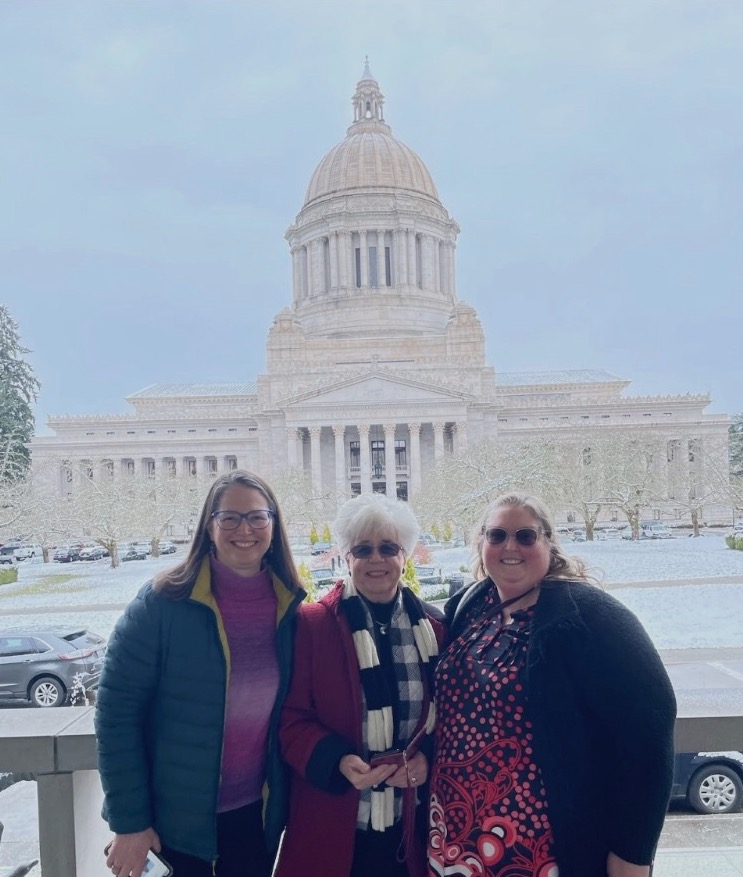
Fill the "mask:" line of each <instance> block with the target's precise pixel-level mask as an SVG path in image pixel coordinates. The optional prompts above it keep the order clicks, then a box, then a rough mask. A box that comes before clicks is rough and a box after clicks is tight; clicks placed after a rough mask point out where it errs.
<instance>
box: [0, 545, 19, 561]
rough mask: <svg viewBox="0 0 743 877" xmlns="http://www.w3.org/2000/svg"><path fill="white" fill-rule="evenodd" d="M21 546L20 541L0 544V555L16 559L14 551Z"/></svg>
mask: <svg viewBox="0 0 743 877" xmlns="http://www.w3.org/2000/svg"><path fill="white" fill-rule="evenodd" d="M20 547H21V543H20V542H8V543H6V544H5V545H2V546H0V557H10V558H12V560H18V556H17V555H16V551H17V550H18V549H19V548H20Z"/></svg>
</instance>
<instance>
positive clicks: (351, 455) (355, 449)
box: [348, 442, 361, 493]
mask: <svg viewBox="0 0 743 877" xmlns="http://www.w3.org/2000/svg"><path fill="white" fill-rule="evenodd" d="M348 465H349V466H350V467H351V468H352V469H360V468H361V443H360V442H349V443H348ZM360 492H361V488H359V493H360Z"/></svg>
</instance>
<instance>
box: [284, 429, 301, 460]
mask: <svg viewBox="0 0 743 877" xmlns="http://www.w3.org/2000/svg"><path fill="white" fill-rule="evenodd" d="M298 439H299V433H298V432H297V428H296V426H287V428H286V457H287V461H288V463H289V468H290V469H296V468H297V467H299V468H300V469H301V468H302V463H303V462H304V461H298V460H297V456H298V455H297V441H298Z"/></svg>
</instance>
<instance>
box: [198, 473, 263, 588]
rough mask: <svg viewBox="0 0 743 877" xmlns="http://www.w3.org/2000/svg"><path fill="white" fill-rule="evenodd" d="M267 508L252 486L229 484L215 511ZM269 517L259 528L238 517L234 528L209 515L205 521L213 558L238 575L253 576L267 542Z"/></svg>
mask: <svg viewBox="0 0 743 877" xmlns="http://www.w3.org/2000/svg"><path fill="white" fill-rule="evenodd" d="M267 508H270V505H269V502H268V500H267V499H266V497H265V496H264V495H263V494H262V493H261V492H260V490H256V489H255V488H253V487H243V486H242V485H239V484H233V485H231V486H230V487H228V488H227V490H225V492H224V493H223V494H222V496H221V497H220V500H219V504H218V507H217V508H216V509H215V511H231V512H242V513H243V514H244V513H245V512H254V511H256V510H257V509H267ZM273 526H274V525H273V519H272V520H271V521H270V523H269V525H268V526H267V527H264V528H263V529H262V530H257V529H254V528H253V527H250V526H249V525H248V523H247V521H245V520H242V521H241V522H240V526H239V527H238V528H237V529H236V530H222V529H221V528H220V527H219V526H218V524H217V522H216V520H215V519H214V518H212V519H211V520H210V521H209V524H208V530H209V535H210V536H211V538H212V542H213V543H214V549H215V552H216V555H217V560H219V561H220V562H221V563H223V564H225V566H228V567H229V568H230V569H231V570H232V571H233V572H236V573H237V574H238V575H241V576H254V575H255V574H256V573H257V572H258V571H259V570H260V568H261V563H262V562H263V557H264V555H265V553H266V552H267V551H268V549H269V548H270V546H271V538H272V536H273Z"/></svg>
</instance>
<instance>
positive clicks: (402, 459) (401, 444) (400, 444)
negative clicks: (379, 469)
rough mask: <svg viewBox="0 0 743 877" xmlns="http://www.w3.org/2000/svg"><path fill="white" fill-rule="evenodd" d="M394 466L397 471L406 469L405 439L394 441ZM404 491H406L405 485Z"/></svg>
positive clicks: (406, 450)
mask: <svg viewBox="0 0 743 877" xmlns="http://www.w3.org/2000/svg"><path fill="white" fill-rule="evenodd" d="M395 466H396V467H397V468H398V469H407V467H408V446H407V442H406V441H405V439H397V440H396V441H395ZM405 489H406V491H407V485H406V487H405Z"/></svg>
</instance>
